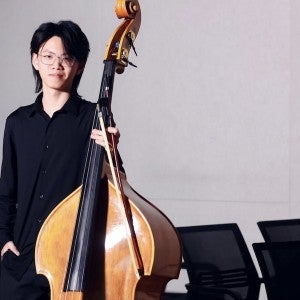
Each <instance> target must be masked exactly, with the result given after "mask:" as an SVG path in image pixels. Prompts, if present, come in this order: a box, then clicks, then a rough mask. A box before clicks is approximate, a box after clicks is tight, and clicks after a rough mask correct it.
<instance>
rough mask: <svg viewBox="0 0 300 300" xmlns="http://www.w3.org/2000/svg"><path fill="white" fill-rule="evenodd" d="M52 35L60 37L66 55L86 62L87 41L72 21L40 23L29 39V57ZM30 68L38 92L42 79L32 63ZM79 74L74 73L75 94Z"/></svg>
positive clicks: (88, 47) (88, 48)
mask: <svg viewBox="0 0 300 300" xmlns="http://www.w3.org/2000/svg"><path fill="white" fill-rule="evenodd" d="M53 36H58V37H60V38H61V40H62V43H63V45H64V48H65V49H66V52H67V54H68V55H70V56H71V57H73V58H75V59H76V60H77V61H78V62H80V63H83V64H85V63H86V61H87V58H88V55H89V52H90V46H89V41H88V39H87V37H86V35H85V34H84V33H83V32H82V30H81V29H80V27H79V26H78V25H77V24H76V23H74V22H72V21H59V22H58V23H52V22H47V23H43V24H41V25H40V26H39V27H38V28H37V30H36V31H35V32H34V34H33V36H32V39H31V43H30V54H31V58H32V55H33V53H36V54H38V52H39V50H40V48H41V46H43V45H44V44H45V43H46V42H47V41H48V40H49V39H50V38H52V37H53ZM32 70H33V76H34V79H35V92H36V93H38V92H40V91H41V89H42V79H41V76H40V74H39V72H38V71H37V70H36V69H35V68H34V67H33V65H32ZM81 76H82V73H80V74H78V75H76V76H75V78H74V81H73V85H72V92H75V93H76V94H77V88H78V85H79V82H80V79H81Z"/></svg>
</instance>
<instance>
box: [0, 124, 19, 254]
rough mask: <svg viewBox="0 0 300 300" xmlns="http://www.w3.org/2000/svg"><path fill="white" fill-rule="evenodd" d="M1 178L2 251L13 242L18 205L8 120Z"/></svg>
mask: <svg viewBox="0 0 300 300" xmlns="http://www.w3.org/2000/svg"><path fill="white" fill-rule="evenodd" d="M2 154H3V155H2V167H1V177H0V250H1V249H2V248H3V246H4V245H5V244H6V243H7V242H8V241H10V240H13V227H14V223H15V216H16V203H17V200H16V199H17V160H16V152H15V147H14V142H13V133H12V121H9V118H8V119H7V120H6V124H5V130H4V138H3V153H2Z"/></svg>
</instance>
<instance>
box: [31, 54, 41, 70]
mask: <svg viewBox="0 0 300 300" xmlns="http://www.w3.org/2000/svg"><path fill="white" fill-rule="evenodd" d="M31 63H32V65H33V67H34V68H35V69H36V70H37V71H38V70H39V64H38V55H37V54H36V53H33V54H32V57H31Z"/></svg>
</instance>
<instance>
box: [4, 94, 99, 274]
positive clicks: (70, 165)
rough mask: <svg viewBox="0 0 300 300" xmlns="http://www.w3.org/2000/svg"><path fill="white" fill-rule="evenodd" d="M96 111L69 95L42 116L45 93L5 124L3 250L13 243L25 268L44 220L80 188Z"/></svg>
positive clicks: (87, 103)
mask: <svg viewBox="0 0 300 300" xmlns="http://www.w3.org/2000/svg"><path fill="white" fill-rule="evenodd" d="M94 112H95V104H93V103H90V102H88V101H85V100H83V99H81V98H80V97H78V96H71V97H70V99H69V100H68V101H67V102H66V104H65V105H64V106H63V107H62V109H60V110H59V111H57V112H55V113H54V115H53V116H52V118H50V117H49V116H48V115H47V114H46V113H45V112H44V111H43V108H42V94H41V95H39V96H38V97H37V100H36V102H35V103H34V104H31V105H28V106H24V107H21V108H19V109H17V110H16V111H14V112H13V113H12V114H11V115H10V116H9V117H8V118H7V120H6V125H5V132H4V141H3V162H2V170H1V179H0V249H2V247H3V246H4V244H5V243H6V242H8V241H10V240H13V241H14V243H15V244H16V246H17V248H18V249H19V251H20V252H21V255H20V257H14V259H15V260H18V262H19V266H20V265H22V269H24V268H25V266H26V265H28V264H29V263H30V262H31V261H32V259H33V253H34V246H35V241H36V238H37V234H38V232H39V229H40V227H41V226H42V223H43V221H44V220H45V218H46V217H47V216H48V214H49V213H50V212H51V211H52V209H53V208H54V207H55V206H56V205H57V204H58V203H59V202H60V201H62V200H63V199H64V198H65V197H66V196H68V195H69V194H70V193H71V192H72V191H73V190H75V189H76V188H77V187H78V186H79V185H80V184H81V180H82V173H83V167H84V162H85V156H86V149H87V145H88V141H89V139H90V133H91V129H92V122H93V116H94ZM10 256H11V255H10ZM5 259H8V257H7V258H5V257H4V260H3V263H4V261H5ZM4 264H5V263H4ZM17 264H18V263H17ZM7 265H9V263H7ZM12 265H13V264H12Z"/></svg>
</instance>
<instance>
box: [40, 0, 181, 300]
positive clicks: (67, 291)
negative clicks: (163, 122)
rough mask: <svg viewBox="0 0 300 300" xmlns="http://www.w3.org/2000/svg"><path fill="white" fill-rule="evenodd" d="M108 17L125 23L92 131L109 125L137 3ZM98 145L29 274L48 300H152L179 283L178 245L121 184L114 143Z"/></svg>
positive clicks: (123, 0) (53, 219) (154, 213)
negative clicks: (43, 281) (40, 278)
mask: <svg viewBox="0 0 300 300" xmlns="http://www.w3.org/2000/svg"><path fill="white" fill-rule="evenodd" d="M115 11H116V14H117V17H118V18H124V21H123V23H122V24H121V25H119V26H118V27H117V29H116V30H115V31H114V33H113V35H112V37H111V39H110V41H109V43H108V45H107V47H106V51H105V56H104V70H103V75H102V81H101V87H100V94H99V99H98V102H97V108H96V111H95V117H94V120H93V128H99V129H104V128H105V127H106V126H109V125H111V122H112V117H111V116H112V113H111V102H112V101H111V100H112V91H113V84H114V75H115V73H118V74H121V73H123V71H124V69H125V67H127V66H128V64H130V62H129V60H128V57H129V51H130V49H131V48H133V49H134V46H133V42H134V40H135V38H136V36H137V33H138V31H139V27H140V22H141V9H140V6H139V3H138V1H137V0H129V1H128V0H117V3H116V6H115ZM134 50H135V49H134ZM103 131H105V130H103ZM104 138H105V144H106V146H105V148H104V147H101V146H99V145H97V144H96V143H95V142H94V141H93V140H91V141H90V144H89V147H88V151H87V158H86V165H85V170H84V175H83V182H82V185H81V186H79V187H78V188H77V189H76V190H75V191H73V192H72V193H71V194H70V195H69V196H68V197H66V198H65V199H64V200H62V201H61V202H60V203H59V204H58V205H57V206H56V207H55V208H54V209H53V210H52V212H51V213H50V214H49V216H48V217H47V219H46V220H45V222H44V223H43V226H42V227H41V229H40V232H39V235H38V238H37V242H36V248H35V264H36V270H37V273H38V274H42V275H44V276H46V278H47V279H48V281H49V284H50V296H51V300H71V299H72V300H84V299H87V300H104V299H105V300H158V299H160V298H161V294H162V292H163V291H164V289H165V287H166V285H167V283H168V282H169V281H170V280H171V279H175V278H178V275H179V271H180V266H181V257H182V253H181V251H182V250H181V243H180V239H179V236H178V234H177V231H176V229H175V227H174V226H173V224H172V223H171V222H170V220H169V219H168V218H167V216H166V215H164V214H163V213H162V212H161V211H160V210H159V209H158V208H157V207H155V206H154V205H153V204H152V203H151V202H149V201H148V200H146V199H145V198H144V197H142V196H141V195H140V194H139V193H137V192H136V191H135V190H134V189H133V188H132V187H131V186H130V185H129V183H128V182H127V178H126V175H125V174H124V173H123V172H122V170H120V167H119V163H118V153H117V150H116V143H115V141H114V138H113V136H112V137H111V139H112V145H111V144H109V143H108V137H107V136H106V135H105V136H104Z"/></svg>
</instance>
